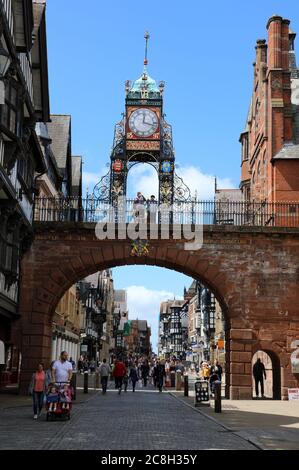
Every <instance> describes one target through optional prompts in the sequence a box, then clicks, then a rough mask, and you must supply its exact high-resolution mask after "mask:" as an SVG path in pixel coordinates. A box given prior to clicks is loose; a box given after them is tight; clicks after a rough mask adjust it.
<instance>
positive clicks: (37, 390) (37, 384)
mask: <svg viewBox="0 0 299 470" xmlns="http://www.w3.org/2000/svg"><path fill="white" fill-rule="evenodd" d="M48 382H49V380H48V377H47V375H46V373H45V371H44V364H43V363H42V362H40V363H39V364H38V365H37V369H36V371H35V372H34V373H33V375H32V378H31V382H30V385H29V394H30V395H32V398H33V412H34V416H33V418H34V419H37V418H38V416H40V414H41V411H42V408H43V402H44V393H45V391H46V390H47V388H48V385H49V383H48Z"/></svg>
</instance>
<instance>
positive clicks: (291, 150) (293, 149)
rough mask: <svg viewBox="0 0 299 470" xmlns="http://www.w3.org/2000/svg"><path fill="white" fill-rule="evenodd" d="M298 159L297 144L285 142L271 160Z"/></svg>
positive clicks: (298, 149)
mask: <svg viewBox="0 0 299 470" xmlns="http://www.w3.org/2000/svg"><path fill="white" fill-rule="evenodd" d="M280 159H292V160H293V159H299V145H298V144H297V145H296V144H293V143H285V144H284V145H283V147H282V148H281V149H280V151H279V152H278V153H277V154H276V155H275V156H274V157H273V160H280Z"/></svg>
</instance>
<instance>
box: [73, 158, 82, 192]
mask: <svg viewBox="0 0 299 470" xmlns="http://www.w3.org/2000/svg"><path fill="white" fill-rule="evenodd" d="M81 179H82V157H80V156H72V185H73V186H80V185H81Z"/></svg>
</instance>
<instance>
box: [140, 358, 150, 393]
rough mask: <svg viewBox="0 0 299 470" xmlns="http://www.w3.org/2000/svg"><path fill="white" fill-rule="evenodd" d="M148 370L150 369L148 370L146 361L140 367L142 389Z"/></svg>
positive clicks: (145, 384) (145, 382)
mask: <svg viewBox="0 0 299 470" xmlns="http://www.w3.org/2000/svg"><path fill="white" fill-rule="evenodd" d="M149 370H150V368H149V365H148V361H147V360H145V361H144V362H143V363H142V364H141V366H140V372H141V378H142V381H143V386H144V387H146V386H147V380H148V375H149Z"/></svg>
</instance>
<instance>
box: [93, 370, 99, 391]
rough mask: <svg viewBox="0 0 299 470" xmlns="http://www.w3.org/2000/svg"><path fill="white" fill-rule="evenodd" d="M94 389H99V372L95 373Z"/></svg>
mask: <svg viewBox="0 0 299 470" xmlns="http://www.w3.org/2000/svg"><path fill="white" fill-rule="evenodd" d="M94 388H95V389H97V388H100V374H99V372H96V373H95V380H94Z"/></svg>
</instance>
